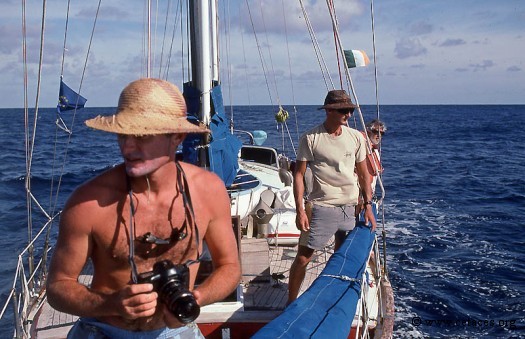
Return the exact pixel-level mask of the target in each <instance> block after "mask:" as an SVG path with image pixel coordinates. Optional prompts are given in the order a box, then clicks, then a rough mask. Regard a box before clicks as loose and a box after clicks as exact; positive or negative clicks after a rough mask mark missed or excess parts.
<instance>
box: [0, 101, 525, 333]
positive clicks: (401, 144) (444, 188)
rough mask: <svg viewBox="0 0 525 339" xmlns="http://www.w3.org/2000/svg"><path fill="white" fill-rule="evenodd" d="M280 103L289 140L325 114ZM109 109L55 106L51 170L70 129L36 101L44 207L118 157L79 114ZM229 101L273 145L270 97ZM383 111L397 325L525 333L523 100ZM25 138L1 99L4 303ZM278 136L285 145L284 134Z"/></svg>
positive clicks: (244, 123) (21, 215) (37, 174)
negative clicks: (74, 110) (254, 103)
mask: <svg viewBox="0 0 525 339" xmlns="http://www.w3.org/2000/svg"><path fill="white" fill-rule="evenodd" d="M285 108H286V109H289V111H290V113H291V118H290V120H289V124H288V126H289V131H290V135H291V136H292V138H293V139H294V140H296V139H297V133H301V132H303V131H304V130H306V129H307V128H309V127H311V126H313V125H314V124H317V123H320V122H321V121H322V120H323V118H324V113H323V112H322V111H318V110H316V107H314V106H298V107H297V109H298V113H297V120H298V121H299V125H298V127H297V128H296V126H295V117H294V114H293V113H292V111H293V109H292V108H290V107H285ZM113 111H114V109H111V108H110V109H104V108H86V109H84V111H83V112H79V113H78V114H77V115H76V117H75V118H74V123H73V121H72V120H73V117H72V116H71V115H68V114H64V119H65V120H66V123H68V124H70V125H71V124H72V126H73V127H72V129H73V135H72V137H71V139H70V147H69V149H68V151H67V154H65V153H61V154H60V155H59V156H57V157H55V161H56V165H55V169H54V170H53V167H52V163H53V152H52V151H53V149H54V147H55V146H54V145H55V144H59V145H60V144H64V143H66V142H67V141H68V139H69V137H68V135H67V134H66V133H64V132H61V133H59V136H58V137H55V129H56V127H55V119H56V116H55V111H54V109H43V110H40V113H39V119H38V127H37V130H36V134H37V143H36V144H35V151H34V154H35V160H34V162H33V164H32V165H33V167H32V168H33V172H32V173H33V174H32V176H33V178H34V179H35V180H34V181H33V184H32V190H33V192H34V194H35V196H36V197H37V198H38V199H39V200H40V201H41V202H42V207H43V208H44V209H46V210H49V209H53V207H52V206H54V205H56V207H54V209H55V211H56V210H60V209H61V208H62V206H63V202H64V199H65V197H66V196H67V195H68V194H69V193H70V192H71V191H72V190H73V189H74V188H75V187H76V186H77V185H78V184H79V183H81V182H83V181H84V180H86V179H88V178H90V177H92V176H94V175H96V174H98V173H100V172H101V171H103V170H104V169H107V168H108V167H110V166H113V165H114V164H116V163H118V162H119V161H120V160H119V159H120V158H119V154H118V151H117V146H116V138H115V137H114V136H113V135H110V134H105V133H103V132H98V131H92V130H87V128H86V127H85V126H84V125H83V121H84V120H85V119H87V118H90V117H93V116H95V115H97V114H101V113H112V112H113ZM228 111H229V110H228ZM234 111H235V115H234V122H235V127H236V128H238V129H242V130H248V131H252V130H255V129H264V130H266V131H267V132H268V134H269V138H268V139H269V141H268V143H267V144H268V145H271V146H276V147H278V148H281V147H282V140H283V138H282V134H281V131H282V130H281V129H277V127H276V123H275V122H274V119H273V116H274V114H275V112H276V111H275V110H274V109H273V108H272V107H268V106H258V107H250V108H249V107H236V108H235V109H234ZM363 112H364V114H365V120H370V119H372V118H373V117H374V114H375V112H374V107H372V106H364V107H363ZM381 119H382V120H383V121H385V122H386V124H387V126H388V131H387V133H386V135H385V138H384V141H383V155H382V159H383V166H384V168H385V172H384V184H385V188H386V198H385V203H386V216H385V220H386V226H385V227H386V232H387V246H388V247H387V253H388V257H387V258H388V268H389V274H390V278H391V281H392V286H393V289H394V294H395V306H396V318H395V319H396V322H395V337H397V338H525V235H524V234H525V227H524V226H525V222H524V217H525V179H524V175H525V106H523V105H522V106H519V105H518V106H512V105H509V106H501V105H493V106H452V105H439V106H434V105H427V106H382V107H381ZM31 124H32V122H31ZM24 138H25V137H24V115H23V111H22V110H20V109H1V110H0V145H2V148H3V152H1V153H0V192H1V193H0V206H1V210H2V212H3V213H2V214H0V257H1V258H2V264H1V266H0V287H1V288H0V292H1V299H0V301H1V304H2V305H3V304H4V302H5V299H6V297H7V294H8V292H9V290H10V288H11V286H12V283H13V279H14V273H15V267H16V263H17V257H16V256H17V254H18V252H20V250H21V249H23V248H24V246H25V245H26V243H27V230H26V218H27V212H26V203H25V198H26V195H25V191H24V178H25V168H26V164H25V151H24V150H25V146H24ZM285 139H287V137H286V138H285ZM285 148H286V152H287V154H289V155H291V154H292V152H293V150H292V148H291V147H290V144H289V143H286V147H285ZM64 158H67V159H66V160H67V161H65V162H64V161H63V160H64ZM63 163H65V164H66V165H64V169H65V175H64V176H63V177H62V180H61V181H60V188H61V191H62V192H63V194H64V196H62V197H61V198H59V199H58V200H56V202H55V200H53V199H50V198H49V186H50V182H51V178H52V175H53V173H57V172H58V171H59V170H60V168H61V167H62V166H63V165H62V164H63ZM57 186H58V180H57V179H55V180H54V187H55V188H56V187H57ZM34 214H35V215H36V216H37V217H38V214H39V213H37V212H34ZM41 219H42V218H41ZM35 228H37V229H36V230H34V232H33V233H35V232H36V231H37V230H38V226H37V225H35ZM53 230H54V231H55V232H56V227H55V228H53ZM5 318H6V319H3V320H2V321H1V322H0V337H2V338H4V337H5V338H7V337H10V336H12V333H13V332H12V329H11V328H12V327H11V326H12V325H11V324H10V318H11V312H10V311H9V310H8V312H7V315H6V316H5Z"/></svg>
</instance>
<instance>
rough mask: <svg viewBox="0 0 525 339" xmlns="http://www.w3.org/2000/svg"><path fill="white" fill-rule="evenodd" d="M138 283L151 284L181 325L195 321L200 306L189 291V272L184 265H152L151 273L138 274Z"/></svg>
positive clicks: (160, 263) (168, 263) (161, 262)
mask: <svg viewBox="0 0 525 339" xmlns="http://www.w3.org/2000/svg"><path fill="white" fill-rule="evenodd" d="M138 283H140V284H145V283H150V284H153V288H154V289H155V291H156V292H157V293H158V294H159V297H160V299H161V300H162V302H163V303H164V304H166V306H167V307H168V309H169V310H170V312H171V313H172V314H173V315H174V316H175V317H176V318H177V319H178V320H179V321H180V322H182V323H183V324H187V323H190V322H192V321H194V320H195V319H197V317H198V316H199V314H200V306H199V305H198V304H197V301H196V300H195V297H194V296H193V294H192V293H191V292H190V291H189V289H188V288H189V283H190V270H189V269H188V267H187V266H185V265H174V264H173V263H172V262H171V261H169V260H162V261H159V262H156V263H155V264H154V265H153V271H150V272H144V273H141V274H139V277H138Z"/></svg>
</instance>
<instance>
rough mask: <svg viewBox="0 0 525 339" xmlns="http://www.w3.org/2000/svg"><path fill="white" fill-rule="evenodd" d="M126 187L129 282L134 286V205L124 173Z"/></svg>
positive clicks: (135, 270) (129, 185)
mask: <svg viewBox="0 0 525 339" xmlns="http://www.w3.org/2000/svg"><path fill="white" fill-rule="evenodd" d="M126 185H127V188H128V194H129V256H128V261H129V266H131V280H132V281H133V283H134V284H136V283H137V282H138V276H139V274H138V272H137V265H136V264H135V259H134V258H133V257H134V256H135V218H134V216H135V204H134V203H133V191H132V190H131V180H130V179H129V176H128V174H127V173H126Z"/></svg>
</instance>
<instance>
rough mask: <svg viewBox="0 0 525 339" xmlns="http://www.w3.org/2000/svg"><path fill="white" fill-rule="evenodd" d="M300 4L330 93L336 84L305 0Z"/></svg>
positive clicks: (301, 0) (300, 1)
mask: <svg viewBox="0 0 525 339" xmlns="http://www.w3.org/2000/svg"><path fill="white" fill-rule="evenodd" d="M299 4H300V5H301V10H302V12H303V17H304V20H305V23H306V27H307V29H308V33H309V34H310V40H311V41H312V46H313V48H314V52H315V55H316V57H317V63H318V64H319V68H320V70H321V75H322V76H323V80H324V83H325V87H326V90H327V91H328V90H330V89H332V88H334V82H333V80H332V76H331V75H330V71H329V70H328V66H327V64H326V62H325V60H324V57H323V53H322V51H321V47H320V46H319V42H318V41H317V37H316V35H315V32H314V29H313V26H312V23H311V21H310V17H309V16H308V12H307V11H306V8H305V7H304V4H303V0H299Z"/></svg>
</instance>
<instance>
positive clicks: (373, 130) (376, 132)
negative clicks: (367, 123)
mask: <svg viewBox="0 0 525 339" xmlns="http://www.w3.org/2000/svg"><path fill="white" fill-rule="evenodd" d="M369 131H370V132H372V133H374V134H380V133H381V135H385V132H383V131H378V130H376V129H371V130H369Z"/></svg>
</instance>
